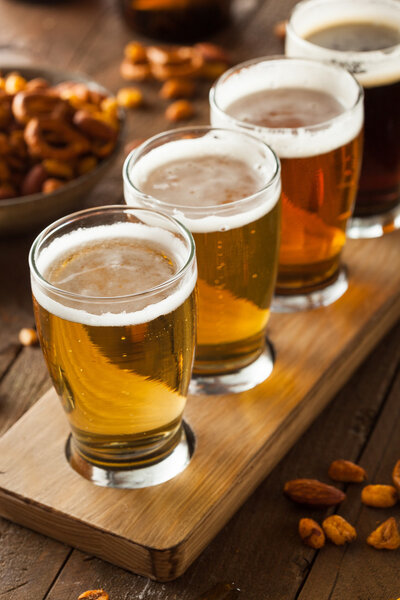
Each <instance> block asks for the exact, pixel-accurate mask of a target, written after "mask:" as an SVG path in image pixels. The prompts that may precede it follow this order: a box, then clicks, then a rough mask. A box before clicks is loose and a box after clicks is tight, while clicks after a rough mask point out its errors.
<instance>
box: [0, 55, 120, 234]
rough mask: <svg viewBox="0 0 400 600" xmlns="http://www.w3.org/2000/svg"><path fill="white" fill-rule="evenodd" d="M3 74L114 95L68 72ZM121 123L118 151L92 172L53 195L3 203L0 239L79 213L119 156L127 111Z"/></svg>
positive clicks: (3, 69)
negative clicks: (67, 83)
mask: <svg viewBox="0 0 400 600" xmlns="http://www.w3.org/2000/svg"><path fill="white" fill-rule="evenodd" d="M0 71H1V73H2V74H5V73H9V72H11V71H18V73H20V74H21V75H22V76H23V77H25V78H26V79H33V78H35V77H44V78H45V79H46V80H47V81H49V82H50V84H51V85H55V84H57V83H61V82H62V81H77V82H81V83H85V84H86V85H87V86H88V87H89V88H90V89H92V90H95V91H99V92H102V93H106V94H108V95H110V94H111V93H110V92H109V91H108V90H107V89H106V88H104V87H102V86H101V85H99V84H98V83H96V82H95V81H93V80H91V79H88V78H87V77H86V76H84V75H80V74H77V73H71V72H68V71H61V70H55V69H50V68H47V67H43V68H42V67H26V66H20V65H15V66H14V65H2V66H0ZM120 121H121V126H120V130H119V135H118V139H117V143H116V146H115V148H114V150H113V151H112V153H111V154H110V155H109V156H107V157H106V158H104V159H102V160H101V162H99V164H98V165H97V167H95V168H94V169H93V170H92V171H89V172H88V173H86V174H85V175H81V176H80V177H77V178H76V179H73V180H72V181H69V182H67V183H66V184H65V185H63V186H62V187H61V188H59V189H57V190H55V191H54V192H52V193H50V194H42V193H40V194H31V195H29V196H19V197H17V198H9V199H7V200H0V235H7V234H15V233H23V232H27V231H30V230H32V229H35V228H37V227H39V226H41V225H48V224H49V223H51V222H52V221H54V220H55V219H57V218H58V217H61V216H63V215H65V214H68V213H69V212H72V211H74V210H77V209H79V208H80V207H81V205H82V202H83V200H84V198H85V196H86V195H87V194H88V193H89V191H90V190H91V189H92V188H93V187H94V186H95V185H96V184H97V183H98V182H99V181H100V180H101V178H102V177H103V176H104V175H105V173H106V172H107V170H108V169H109V168H110V167H111V165H112V163H113V162H114V160H115V158H116V157H117V156H118V153H119V151H120V149H121V146H122V138H123V126H124V112H123V111H121V113H120Z"/></svg>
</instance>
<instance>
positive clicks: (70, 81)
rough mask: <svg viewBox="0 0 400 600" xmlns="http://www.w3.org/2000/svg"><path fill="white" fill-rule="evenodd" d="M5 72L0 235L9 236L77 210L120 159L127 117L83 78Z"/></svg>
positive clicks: (0, 81) (0, 102)
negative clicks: (118, 157)
mask: <svg viewBox="0 0 400 600" xmlns="http://www.w3.org/2000/svg"><path fill="white" fill-rule="evenodd" d="M0 73H1V75H0V234H9V233H18V232H24V231H29V230H32V229H34V228H35V227H38V226H42V225H45V224H46V223H50V222H51V221H53V220H54V219H56V218H58V217H59V216H62V215H63V214H66V213H68V212H71V211H73V210H75V209H77V208H79V206H80V205H81V203H82V200H83V199H84V197H85V195H86V194H88V192H89V191H90V190H91V189H92V188H93V187H94V186H95V185H96V184H97V183H98V182H99V180H100V179H101V178H102V177H103V175H104V174H105V173H106V171H107V169H108V168H109V167H110V166H111V164H112V162H113V160H114V159H115V158H116V156H117V155H118V152H119V149H120V148H121V144H122V129H123V123H124V113H123V111H121V109H120V108H119V107H118V105H117V102H116V99H115V98H114V97H113V96H112V95H111V94H110V92H109V91H108V90H106V89H105V88H103V87H102V86H100V85H99V84H97V83H96V82H94V81H92V80H90V79H88V78H87V77H85V76H81V75H77V74H75V73H69V72H63V71H58V70H53V69H49V68H39V67H38V68H36V67H20V66H18V67H13V66H4V67H0Z"/></svg>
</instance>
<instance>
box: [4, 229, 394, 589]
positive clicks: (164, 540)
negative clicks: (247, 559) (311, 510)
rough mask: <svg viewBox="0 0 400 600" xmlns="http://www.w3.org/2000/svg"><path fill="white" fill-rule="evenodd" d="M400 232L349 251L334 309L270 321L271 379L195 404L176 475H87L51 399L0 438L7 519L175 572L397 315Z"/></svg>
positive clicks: (142, 566) (149, 571) (167, 574)
mask: <svg viewBox="0 0 400 600" xmlns="http://www.w3.org/2000/svg"><path fill="white" fill-rule="evenodd" d="M399 235H400V234H392V235H390V236H386V237H384V238H381V239H379V240H373V241H368V242H356V241H353V242H350V243H349V244H348V247H347V252H346V262H347V263H348V265H349V269H350V273H351V280H350V287H349V290H348V292H347V293H346V294H345V295H344V296H343V298H341V299H340V300H339V301H338V302H336V303H335V304H334V305H332V306H330V307H327V308H324V309H318V310H316V311H309V312H304V313H298V314H295V315H273V318H272V320H271V328H270V332H271V338H272V341H273V343H274V344H275V346H276V350H277V361H276V364H275V368H274V372H273V374H272V376H271V377H270V379H269V380H268V381H267V382H265V383H264V384H262V385H260V386H258V387H256V388H255V389H254V390H251V391H249V392H246V393H243V394H239V395H237V396H226V397H223V396H221V397H214V398H202V397H193V398H191V399H190V401H189V403H188V407H187V411H186V419H187V420H188V422H189V424H190V425H191V426H192V428H193V430H194V431H195V433H196V437H197V448H196V452H195V454H194V457H193V459H192V462H191V464H190V465H189V467H188V468H187V469H186V471H185V472H184V473H182V474H181V475H180V476H179V477H177V478H176V479H174V480H172V481H170V482H167V483H165V484H163V485H162V486H159V487H156V488H150V489H145V490H112V489H104V488H96V487H95V486H93V485H91V484H90V483H88V482H87V481H85V480H83V479H81V478H80V477H79V476H78V475H77V474H76V473H75V472H73V471H72V470H71V469H70V468H69V467H68V465H67V464H66V462H65V457H64V444H65V439H66V435H67V425H66V421H65V419H64V416H63V415H62V413H61V409H60V408H59V406H58V403H56V402H55V401H54V397H53V396H55V394H49V395H47V396H46V397H45V398H44V399H43V400H42V401H40V402H39V403H38V405H36V406H35V407H34V408H33V409H31V411H30V412H29V413H27V414H26V415H25V416H24V417H23V418H22V419H21V420H20V421H19V422H18V423H17V424H16V425H15V426H14V427H13V428H12V429H11V430H10V431H9V432H8V433H7V434H6V435H5V436H4V437H3V439H2V440H1V441H0V471H4V474H3V475H0V486H1V490H2V492H1V496H2V500H1V507H0V512H1V514H2V515H3V516H7V517H9V518H11V519H13V520H16V521H18V522H20V523H22V524H24V525H30V526H33V527H34V528H36V529H38V530H39V531H41V532H44V533H46V534H49V535H52V536H54V537H57V538H58V539H61V540H63V541H66V542H67V543H69V544H73V545H75V546H77V547H80V548H82V549H84V550H86V551H90V552H93V553H95V554H96V555H98V556H100V557H102V558H106V559H108V560H111V561H112V562H115V563H116V564H119V565H121V566H123V567H125V568H128V569H131V570H133V571H137V572H139V573H142V574H145V575H148V576H150V577H153V578H156V579H159V580H169V579H173V578H174V577H177V576H179V575H180V574H181V573H182V572H183V571H184V570H185V569H186V568H187V567H188V565H189V564H190V563H191V562H192V561H193V560H194V558H195V557H197V556H198V554H199V553H200V552H201V551H202V550H203V548H204V547H205V546H206V545H207V543H208V542H209V541H210V540H211V539H212V537H213V536H214V535H215V534H216V533H217V532H218V530H219V529H220V528H221V527H222V526H223V525H224V524H225V523H226V522H227V520H228V519H229V518H230V517H231V516H232V514H233V513H234V512H235V510H237V508H238V507H239V506H240V505H241V504H242V503H243V501H244V500H245V498H246V497H248V495H249V494H250V493H251V491H252V490H254V489H255V487H256V486H257V485H258V484H259V482H260V481H261V480H262V479H263V478H264V477H265V475H266V474H267V473H268V472H269V471H270V470H271V468H272V467H273V466H274V465H275V464H276V463H277V461H278V460H279V459H280V458H282V456H283V454H284V453H285V452H286V451H287V450H288V449H289V448H290V447H291V445H292V444H293V443H294V441H295V440H296V439H297V438H298V437H299V436H300V435H301V433H302V432H303V431H304V430H305V428H306V427H307V426H308V425H309V424H310V422H311V421H312V420H313V419H314V418H315V417H316V415H317V414H318V413H319V412H320V411H321V410H322V409H323V408H324V406H326V404H327V403H328V401H329V400H330V399H331V398H332V396H333V395H334V394H335V393H336V392H337V390H338V389H339V388H340V387H341V385H342V384H343V383H344V381H345V379H347V378H348V377H349V375H350V373H351V372H352V371H354V369H355V368H356V367H357V366H358V364H360V362H361V361H362V359H363V358H365V356H366V355H367V354H368V352H369V351H370V349H371V348H372V346H373V345H374V344H376V343H377V341H378V340H379V339H380V337H381V336H382V335H383V334H384V332H385V331H387V330H388V329H389V328H390V326H391V325H392V324H393V323H394V322H395V321H396V320H397V318H398V317H399V315H400V295H399V290H400V273H399V271H398V269H397V260H396V259H397V257H398V241H399ZM371 255H372V256H374V258H375V260H374V262H372V261H371V260H370V256H371ZM44 422H51V424H52V427H51V429H50V430H46V429H44V428H43V423H44ZM43 480H47V481H48V484H49V485H48V488H46V489H44V487H43V485H42V482H43ZM65 487H67V489H68V490H69V493H68V494H67V495H66V494H65V493H64V488H65ZM82 498H85V502H82ZM177 499H179V500H177ZM128 510H129V520H127V519H126V514H127V511H128ZM33 513H34V519H32V516H33ZM165 514H168V516H169V518H168V519H165V518H163V517H161V518H160V515H165ZM67 524H68V526H67ZM110 536H111V537H110ZM111 538H112V541H113V543H111ZM101 539H103V542H100V540H101ZM116 540H117V541H118V542H119V545H118V544H115V543H114V542H115V541H116Z"/></svg>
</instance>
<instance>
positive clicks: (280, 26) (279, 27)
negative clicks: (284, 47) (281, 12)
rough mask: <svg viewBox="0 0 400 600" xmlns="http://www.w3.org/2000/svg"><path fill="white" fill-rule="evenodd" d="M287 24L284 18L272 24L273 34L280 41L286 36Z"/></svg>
mask: <svg viewBox="0 0 400 600" xmlns="http://www.w3.org/2000/svg"><path fill="white" fill-rule="evenodd" d="M287 24H288V22H287V20H284V21H278V22H277V23H275V25H274V35H276V37H277V38H279V39H280V40H282V41H283V40H284V39H285V37H286V26H287Z"/></svg>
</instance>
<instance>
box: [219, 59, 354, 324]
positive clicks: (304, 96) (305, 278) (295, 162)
mask: <svg viewBox="0 0 400 600" xmlns="http://www.w3.org/2000/svg"><path fill="white" fill-rule="evenodd" d="M210 103H211V122H212V124H213V125H215V126H216V125H219V126H222V125H225V126H228V127H232V128H234V129H237V130H240V131H247V132H251V133H252V134H254V135H257V136H258V137H259V138H260V139H262V140H263V141H264V142H266V143H267V144H269V145H270V146H271V148H273V149H274V150H275V152H276V154H277V155H278V156H279V158H280V160H281V167H282V233H281V247H280V254H279V268H278V279H277V286H276V296H275V299H274V302H273V310H276V311H282V312H284V311H285V312H290V311H297V310H302V309H308V308H316V307H319V306H327V305H329V304H331V303H332V302H334V301H336V300H337V299H338V298H340V296H342V294H343V293H344V292H345V291H346V289H347V287H348V283H347V276H346V272H345V269H344V268H342V266H341V253H342V250H343V247H344V245H345V241H346V225H347V221H348V219H349V217H350V216H351V213H352V210H353V205H354V200H355V195H356V189H357V182H358V176H359V170H360V163H361V144H362V124H363V93H362V89H361V87H360V85H359V84H358V83H357V81H356V80H355V79H354V77H353V76H352V75H351V74H350V73H348V72H347V71H346V70H345V69H342V68H340V67H337V66H334V65H326V64H323V63H321V62H318V61H311V60H303V59H290V58H285V57H270V58H268V57H267V58H260V59H256V60H252V61H249V62H247V63H242V64H240V65H238V66H236V67H233V68H232V69H230V70H229V71H227V72H226V73H224V74H223V75H222V77H220V79H219V80H218V81H217V82H216V83H215V85H214V86H213V88H212V89H211V92H210Z"/></svg>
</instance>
